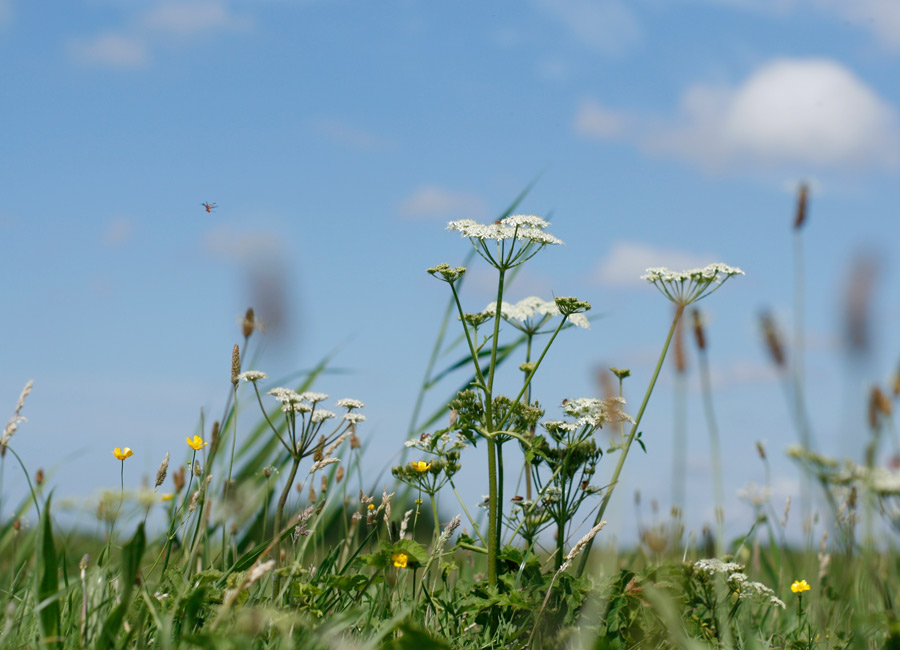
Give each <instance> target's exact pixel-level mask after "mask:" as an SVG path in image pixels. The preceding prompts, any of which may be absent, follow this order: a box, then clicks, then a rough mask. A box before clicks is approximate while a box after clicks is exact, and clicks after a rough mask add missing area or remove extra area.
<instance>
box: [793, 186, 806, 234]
mask: <svg viewBox="0 0 900 650" xmlns="http://www.w3.org/2000/svg"><path fill="white" fill-rule="evenodd" d="M808 200H809V184H807V183H806V182H803V183H800V187H799V188H798V189H797V212H796V213H795V216H794V230H800V229H801V228H802V227H803V224H804V223H805V222H806V205H807V202H808Z"/></svg>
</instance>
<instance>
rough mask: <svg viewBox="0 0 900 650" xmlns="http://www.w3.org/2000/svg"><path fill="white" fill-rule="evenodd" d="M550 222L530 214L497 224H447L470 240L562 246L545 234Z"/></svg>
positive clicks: (512, 217) (467, 221) (457, 222)
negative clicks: (516, 241) (523, 241)
mask: <svg viewBox="0 0 900 650" xmlns="http://www.w3.org/2000/svg"><path fill="white" fill-rule="evenodd" d="M549 225H550V224H549V222H547V221H544V220H543V219H541V218H540V217H536V216H534V215H528V214H517V215H513V216H511V217H506V218H505V219H500V221H498V222H497V223H491V224H481V223H478V222H476V221H475V220H473V219H459V220H457V221H451V222H450V223H449V224H447V230H456V231H458V232H459V233H460V234H461V235H462V236H463V237H467V238H469V239H480V240H482V241H484V240H494V241H498V242H499V241H505V240H508V239H516V240H527V241H530V242H534V243H536V244H562V243H563V242H562V241H561V240H560V239H558V238H556V237H554V236H553V235H551V234H550V233H546V232H544V230H543V229H544V228H546V227H547V226H549Z"/></svg>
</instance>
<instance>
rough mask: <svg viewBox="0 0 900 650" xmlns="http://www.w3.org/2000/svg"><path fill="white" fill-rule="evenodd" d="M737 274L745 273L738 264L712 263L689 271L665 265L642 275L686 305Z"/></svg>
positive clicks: (673, 298) (665, 294)
mask: <svg viewBox="0 0 900 650" xmlns="http://www.w3.org/2000/svg"><path fill="white" fill-rule="evenodd" d="M735 275H744V272H743V271H742V270H741V269H739V268H737V267H736V266H728V265H727V264H710V265H709V266H705V267H703V268H702V269H688V270H687V271H672V270H670V269H667V268H665V267H655V268H649V269H647V271H646V273H645V274H644V275H642V276H641V280H647V282H649V283H651V284H652V285H654V286H655V287H656V288H657V289H659V290H660V292H662V294H663V295H664V296H666V298H668V299H669V300H671V301H672V302H674V303H675V304H676V305H681V306H682V307H684V306H686V305H690V304H691V303H693V302H697V301H698V300H700V299H701V298H705V297H706V296H708V295H709V294H711V293H712V292H713V291H715V290H716V289H718V288H719V287H720V286H722V284H723V283H724V282H725V280H727V279H728V278H730V277H732V276H735Z"/></svg>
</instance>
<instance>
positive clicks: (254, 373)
mask: <svg viewBox="0 0 900 650" xmlns="http://www.w3.org/2000/svg"><path fill="white" fill-rule="evenodd" d="M266 377H268V375H267V374H266V373H264V372H263V371H262V370H247V371H246V372H242V373H241V374H239V375H238V376H237V378H238V380H239V381H259V380H260V379H265V378H266Z"/></svg>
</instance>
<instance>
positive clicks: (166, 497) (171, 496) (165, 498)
mask: <svg viewBox="0 0 900 650" xmlns="http://www.w3.org/2000/svg"><path fill="white" fill-rule="evenodd" d="M174 498H175V494H174V493H173V492H169V493H168V494H164V495H162V496H161V497H159V500H160V501H171V500H172V499H174Z"/></svg>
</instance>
